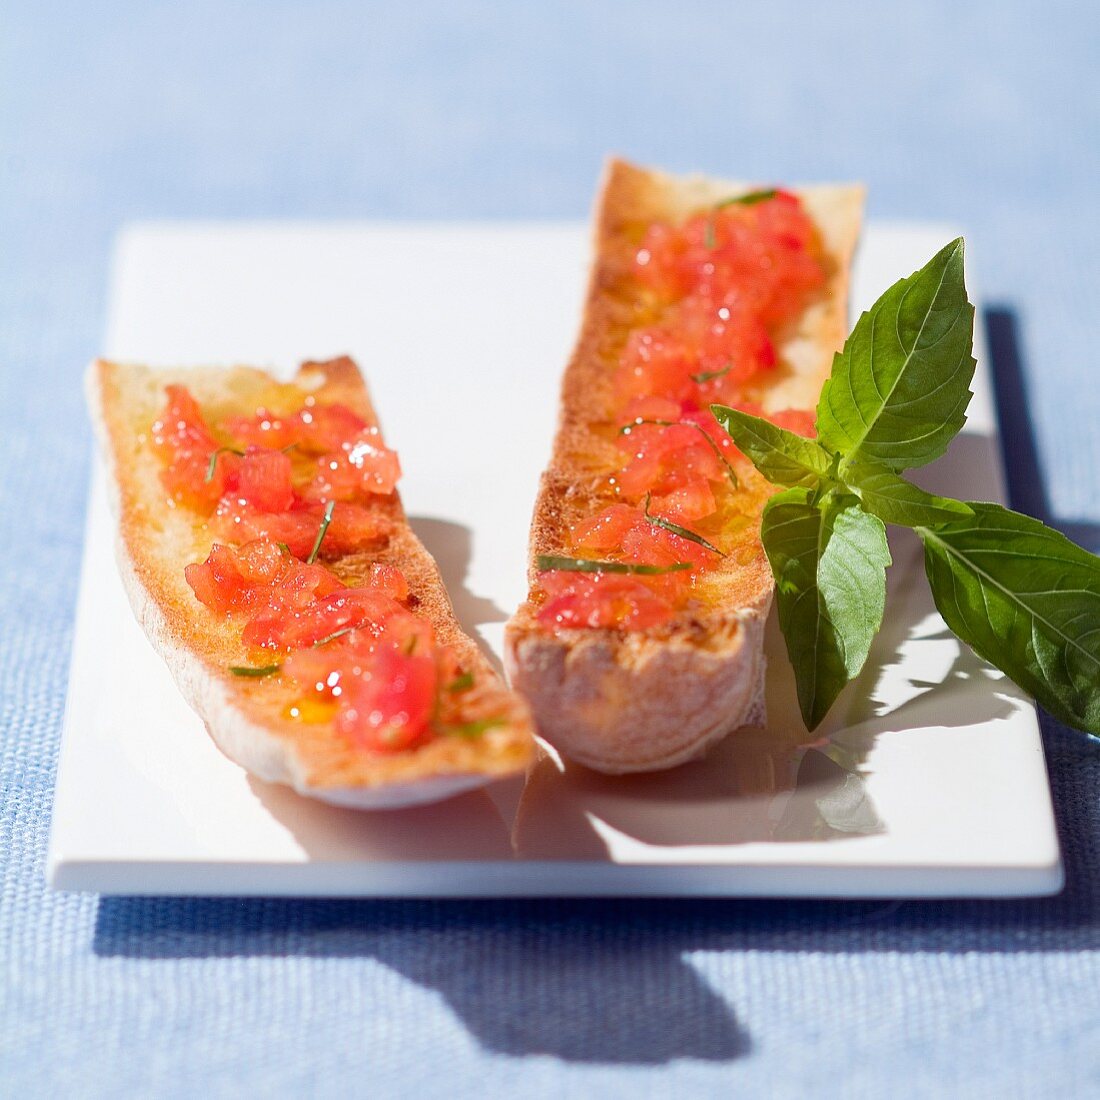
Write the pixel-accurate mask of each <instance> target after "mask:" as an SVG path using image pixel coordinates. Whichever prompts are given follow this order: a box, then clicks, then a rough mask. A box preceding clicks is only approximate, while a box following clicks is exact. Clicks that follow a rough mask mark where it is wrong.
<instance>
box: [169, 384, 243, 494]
mask: <svg viewBox="0 0 1100 1100" xmlns="http://www.w3.org/2000/svg"><path fill="white" fill-rule="evenodd" d="M165 392H166V394H167V397H168V401H167V403H166V405H165V407H164V410H163V412H161V414H160V416H159V417H158V418H157V419H156V421H155V422H154V423H153V427H152V437H153V447H154V449H155V450H156V451H157V453H158V454H159V455H160V457H161V459H162V461H163V462H164V463H165V466H164V469H163V470H161V472H160V479H161V482H162V483H163V484H164V487H165V488H166V489H167V490H168V493H169V495H170V496H171V497H172V499H173V500H175V501H177V502H178V503H180V504H184V505H186V506H187V507H189V508H194V509H195V510H196V511H198V512H204V513H205V512H209V511H210V510H211V509H212V508H213V507H214V505H215V504H216V503H217V501H218V498H219V497H220V496H221V495H222V493H223V492H225V485H226V480H227V477H228V476H229V474H230V473H231V472H232V470H233V468H234V466H235V464H236V461H237V458H236V456H235V455H231V454H228V453H223V454H220V455H218V456H217V458H216V459H215V460H214V468H213V472H212V473H211V469H210V462H211V458H212V457H213V456H214V454H215V452H216V451H217V450H218V443H217V440H216V439H215V438H214V436H213V434H212V433H211V431H210V427H209V425H208V424H207V423H206V420H205V419H204V417H203V415H202V410H201V409H200V408H199V405H198V402H197V401H196V400H195V398H194V397H193V396H192V395H191V393H190V391H189V390H188V389H187V387H186V386H175V385H174V386H166V387H165ZM207 475H210V476H209V477H208V476H207Z"/></svg>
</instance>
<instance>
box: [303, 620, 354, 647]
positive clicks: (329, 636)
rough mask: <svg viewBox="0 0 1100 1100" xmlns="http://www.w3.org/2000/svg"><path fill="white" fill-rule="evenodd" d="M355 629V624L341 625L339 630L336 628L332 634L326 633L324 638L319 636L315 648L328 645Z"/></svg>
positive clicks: (314, 644)
mask: <svg viewBox="0 0 1100 1100" xmlns="http://www.w3.org/2000/svg"><path fill="white" fill-rule="evenodd" d="M354 629H355V627H354V626H345V627H341V628H340V629H339V630H334V631H333V632H332V633H331V634H326V635H325V637H323V638H318V639H317V641H315V642H314V643H313V647H314V649H316V648H317V646H319V645H327V644H328V643H329V642H334V641H336V639H337V638H342V637H343V636H344V635H345V634H350V633H351V632H352V631H353V630H354Z"/></svg>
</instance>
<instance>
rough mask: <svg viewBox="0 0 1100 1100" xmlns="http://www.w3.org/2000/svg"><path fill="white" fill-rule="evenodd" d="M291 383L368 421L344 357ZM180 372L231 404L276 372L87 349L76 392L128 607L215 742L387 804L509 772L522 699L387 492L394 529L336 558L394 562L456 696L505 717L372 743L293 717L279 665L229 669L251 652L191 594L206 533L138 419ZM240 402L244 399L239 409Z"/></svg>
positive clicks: (366, 401) (520, 731) (362, 394)
mask: <svg viewBox="0 0 1100 1100" xmlns="http://www.w3.org/2000/svg"><path fill="white" fill-rule="evenodd" d="M293 381H294V384H295V385H296V386H299V387H301V388H304V389H306V390H308V391H310V392H312V393H313V394H314V395H315V396H317V397H318V398H319V399H321V400H323V401H326V402H337V401H338V402H340V403H342V404H345V405H348V406H349V407H351V408H352V409H354V410H355V411H356V412H358V413H359V414H360V415H361V416H363V417H364V418H365V419H367V420H368V421H370V422H377V417H376V415H375V412H374V409H373V407H372V405H371V402H370V397H369V395H368V392H367V390H366V387H365V385H364V383H363V380H362V377H361V375H360V374H359V371H358V368H357V367H356V366H355V364H354V363H353V362H352V361H351V360H350V359H336V360H332V361H329V362H325V363H306V364H303V366H302V367H301V369H300V370H299V372H298V374H297V376H296V377H295V379H294V380H293ZM173 382H178V383H182V384H185V385H186V386H188V388H189V389H190V390H191V391H192V392H193V393H194V394H195V396H196V397H197V398H198V400H199V402H200V403H201V404H202V405H203V406H204V408H209V407H212V408H214V409H218V410H224V411H226V412H229V411H237V412H239V411H243V410H247V409H248V407H249V404H250V403H251V408H253V409H254V408H255V407H256V405H257V404H258V403H259V400H258V399H259V395H261V394H262V395H264V400H265V401H266V400H267V399H268V398H269V396H270V395H271V393H272V392H273V390H274V392H275V393H276V395H277V393H278V383H276V382H275V381H274V380H273V379H272V378H271V377H270V376H268V375H266V374H265V373H263V372H262V371H258V370H254V369H252V368H248V367H237V368H234V369H232V370H229V371H226V370H218V369H190V370H178V371H154V370H150V369H149V368H147V367H141V366H132V365H122V364H117V363H110V362H106V361H103V360H98V361H96V362H94V363H93V364H92V366H91V368H90V370H89V374H88V397H89V405H90V407H91V410H92V414H93V420H94V422H95V425H96V428H97V433H98V435H99V438H100V441H101V444H102V450H103V453H104V455H105V457H106V460H107V465H108V473H109V475H110V476H109V484H110V486H111V489H112V492H111V496H112V498H113V501H112V503H113V506H114V509H115V512H116V514H117V516H118V520H119V538H118V544H117V552H118V560H119V565H120V569H121V573H122V578H123V582H124V585H125V588H126V591H127V595H128V597H129V599H130V603H131V606H132V607H133V610H134V613H135V615H136V616H137V618H138V620H139V622H140V623H141V625H142V627H143V628H144V630H145V632H146V634H147V635H148V637H149V639H150V641H151V642H152V643H153V645H154V647H155V648H156V649H157V650H158V652H159V653H160V654H161V656H162V657H163V658H164V660H165V661H166V663H167V664H168V666H169V668H170V669H171V671H172V674H173V676H174V678H175V680H176V683H177V685H178V686H179V688H180V690H181V692H182V693H183V695H184V696H185V697H186V698H187V700H188V702H189V703H190V704H191V706H192V707H193V708H194V709H195V710H196V711H197V712H198V714H199V715H200V716H201V717H202V719H203V721H204V722H205V724H206V727H207V729H208V730H209V732H210V734H211V736H212V737H213V739H214V741H215V742H216V743H217V744H218V746H219V747H220V748H221V749H222V751H223V752H224V753H225V754H226V755H227V756H229V757H230V758H231V759H233V760H235V761H236V762H237V763H239V764H241V765H242V766H244V767H245V768H247V769H248V770H249V771H251V772H253V773H254V774H256V775H257V776H259V777H260V778H262V779H266V780H270V781H274V782H280V783H286V784H289V785H290V786H292V787H294V788H295V789H296V790H298V791H299V792H300V793H303V794H307V795H310V796H312V797H316V798H321V799H323V800H325V801H330V802H335V803H338V804H341V805H347V806H358V807H362V808H387V807H397V806H407V805H413V804H416V803H420V802H429V801H435V800H436V799H438V798H443V797H447V796H449V795H451V794H456V793H458V792H459V791H462V790H466V789H469V788H470V787H474V786H478V785H481V784H483V783H485V782H488V781H489V780H490V779H493V778H495V777H497V776H501V775H506V774H511V773H514V772H517V771H521V770H522V769H523V768H524V767H525V766H526V764H527V763H528V761H529V760H530V758H531V755H532V752H533V741H532V737H531V720H530V716H529V713H528V711H527V707H526V706H525V704H524V703H523V701H522V700H521V699H519V698H518V697H517V696H516V695H515V694H514V693H512V692H510V691H508V690H507V689H506V688H505V687H504V685H503V684H502V683H501V681H500V678H499V677H498V676H497V674H496V672H495V670H494V669H493V668H492V666H491V665H490V664H489V662H488V660H487V659H486V658H485V656H484V654H483V653H482V652H481V650H480V648H479V647H478V645H477V644H476V643H475V642H474V641H473V640H472V639H471V638H470V637H468V636H467V635H466V634H465V633H464V632H463V631H462V629H461V627H460V626H459V624H458V622H457V620H456V619H455V616H454V612H453V610H452V608H451V603H450V600H449V598H448V596H447V593H446V590H445V588H444V586H443V581H442V578H441V577H440V575H439V570H438V568H437V566H436V564H435V562H434V560H433V559H432V557H431V555H430V554H429V553H428V552H427V550H426V549H425V548H424V546H423V545H422V544H421V543H420V541H419V540H418V539H417V538H416V536H415V535H414V534H413V532H412V529H411V528H410V527H409V525H408V523H407V521H406V519H405V514H404V511H403V509H402V506H401V502H400V499H399V498H398V496H397V494H394V496H393V498H392V500H391V501H389V502H388V503H387V504H386V505H385V506H384V507H385V508H386V510H387V515H388V518H389V519H390V520H391V521H392V525H393V530H392V534H391V535H390V537H389V539H388V540H387V541H386V542H385V544H384V545H381V546H377V547H374V548H372V549H370V550H369V551H368V552H365V553H362V554H354V555H347V556H345V557H343V558H341V559H340V560H339V561H338V562H337V563H334V568H336V570H337V572H338V573H339V574H340V575H341V576H342V577H343V579H344V580H345V581H347V582H348V583H354V582H355V580H356V578H357V576H361V575H362V574H363V573H364V572H365V571H366V570H367V569H369V566H370V563H371V562H373V561H382V562H388V563H391V564H394V565H396V566H398V567H399V568H400V569H401V571H402V573H403V574H404V575H405V577H406V579H407V581H408V583H409V588H410V591H411V592H412V594H413V595H414V596H415V597H416V598H417V600H418V601H419V603H418V606H417V613H418V614H421V615H423V616H424V617H425V618H427V619H429V620H430V621H431V623H432V625H433V627H434V628H435V632H436V637H437V638H438V640H439V641H440V643H442V644H444V645H448V646H451V647H453V649H454V650H455V651H456V653H457V655H458V657H459V659H460V661H461V663H462V666H463V667H464V668H466V669H468V670H470V671H471V672H472V673H473V674H474V676H475V682H476V686H475V688H474V689H473V690H472V691H471V692H470V693H469V697H468V699H467V697H466V696H464V697H463V705H464V707H467V708H468V709H470V711H471V712H474V713H477V714H480V715H484V714H485V713H493V714H499V715H503V716H504V717H505V718H506V719H507V722H506V724H505V725H501V726H498V727H494V728H492V729H489V730H486V731H485V732H484V733H483V734H482V735H481V736H480V737H479V738H476V739H469V738H464V737H439V738H436V739H434V740H432V741H430V742H428V743H427V744H426V745H424V746H422V747H420V748H418V749H416V750H412V751H406V752H401V753H394V754H387V755H381V754H371V753H368V752H365V751H363V750H362V749H358V748H356V747H355V746H353V745H351V744H350V743H349V742H348V741H347V740H346V739H345V738H343V737H341V736H339V735H338V734H337V733H336V732H335V731H334V730H333V728H332V726H331V723H329V722H302V721H300V720H294V719H291V718H289V717H287V716H286V714H285V712H286V710H287V708H288V707H289V705H290V704H291V703H292V702H293V701H294V699H295V697H296V695H297V689H296V688H295V687H294V686H293V685H292V684H290V683H287V682H283V681H282V678H281V677H274V678H269V679H267V680H262V681H256V680H247V679H241V678H239V677H235V676H233V675H231V674H230V673H229V672H228V671H227V670H228V668H229V666H231V665H241V664H249V663H250V661H249V657H248V654H247V652H246V651H245V649H244V647H243V645H242V643H241V641H240V627H239V624H232V623H229V622H227V620H226V619H225V617H224V616H219V615H216V614H214V613H213V612H211V611H209V610H208V609H207V608H205V607H204V606H202V605H201V604H200V603H199V602H198V601H197V600H196V599H195V598H194V595H193V594H192V592H191V590H190V588H189V587H188V586H187V583H186V581H185V579H184V576H183V567H184V565H185V564H187V563H188V562H192V561H200V560H202V559H203V558H204V557H205V556H206V554H207V553H208V552H209V549H210V546H211V544H212V543H213V541H214V539H213V536H212V534H211V533H210V532H209V531H208V530H207V528H206V524H205V523H204V522H203V521H202V520H201V518H200V517H197V516H195V515H194V514H192V513H190V512H189V511H188V510H186V509H183V508H177V507H172V506H170V505H169V503H168V502H167V500H166V496H165V493H164V490H163V488H162V486H161V485H160V481H159V476H158V475H159V468H160V467H159V461H158V459H157V458H156V456H155V455H154V454H153V452H152V450H151V448H150V447H149V445H148V442H149V441H148V435H149V428H150V425H151V424H152V422H153V420H154V419H155V418H156V415H157V414H158V413H159V411H160V409H161V408H162V407H163V404H164V396H163V395H164V386H165V385H166V384H170V383H173ZM249 411H250V410H249Z"/></svg>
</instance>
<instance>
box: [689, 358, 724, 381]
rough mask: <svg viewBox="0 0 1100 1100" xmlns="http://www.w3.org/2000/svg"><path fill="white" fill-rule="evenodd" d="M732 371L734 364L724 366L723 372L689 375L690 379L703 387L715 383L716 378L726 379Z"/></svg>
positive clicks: (714, 371) (703, 372) (706, 371)
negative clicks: (705, 383)
mask: <svg viewBox="0 0 1100 1100" xmlns="http://www.w3.org/2000/svg"><path fill="white" fill-rule="evenodd" d="M731 370H733V364H732V363H730V364H728V365H727V366H724V367H723V368H722V369H721V370H704V371H700V372H699V373H698V374H692V375H689V377H690V378H691V380H692V381H693V382H696V383H698V384H699V385H700V386H701V385H702V384H703V383H704V382H713V381H714V380H715V379H716V378H725V376H726V375H727V374H729V372H730V371H731Z"/></svg>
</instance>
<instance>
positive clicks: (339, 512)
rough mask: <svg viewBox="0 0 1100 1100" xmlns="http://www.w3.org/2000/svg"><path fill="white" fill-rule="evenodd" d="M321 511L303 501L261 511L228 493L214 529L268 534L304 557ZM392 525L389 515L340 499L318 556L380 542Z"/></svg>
mask: <svg viewBox="0 0 1100 1100" xmlns="http://www.w3.org/2000/svg"><path fill="white" fill-rule="evenodd" d="M324 515H325V508H324V506H323V505H322V504H319V503H317V504H307V503H304V502H302V503H299V504H296V505H295V506H294V507H293V508H291V509H290V510H289V511H286V512H262V511H260V510H258V509H257V508H254V507H253V506H252V505H250V504H248V503H242V502H241V500H240V499H239V498H235V497H233V496H232V495H228V496H226V497H224V498H223V499H222V501H221V503H220V504H219V505H218V511H217V515H216V516H215V517H214V529H215V530H216V531H217V532H218V533H219V534H221V535H222V536H223V537H224V538H227V539H232V540H233V541H235V542H239V541H243V540H246V539H252V538H260V537H261V536H263V535H268V536H269V537H270V538H272V539H274V540H275V541H276V542H285V543H286V544H287V546H289V547H290V552H291V553H292V554H293V555H294V556H295V557H298V558H306V557H308V556H309V554H310V552H311V551H312V549H313V544H314V542H315V541H316V540H317V533H318V531H320V529H321V522H322V520H323V519H324ZM392 528H393V524H392V522H391V520H390V519H389V517H388V516H385V515H381V514H379V513H378V512H377V511H375V510H374V509H371V508H366V507H364V506H363V505H361V504H352V503H344V502H341V503H339V504H337V505H336V507H335V508H334V509H333V513H332V522H331V523H330V524H329V526H328V530H327V531H326V532H325V537H324V539H323V540H322V542H321V546H320V550H319V552H318V556H319V557H321V558H337V557H341V556H342V555H344V554H349V553H352V552H354V551H356V550H363V549H366V548H368V547H370V546H377V545H380V544H381V543H383V542H384V541H385V539H386V538H387V536H388V535H389V533H390V531H391V530H392Z"/></svg>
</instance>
